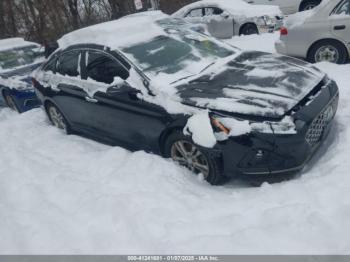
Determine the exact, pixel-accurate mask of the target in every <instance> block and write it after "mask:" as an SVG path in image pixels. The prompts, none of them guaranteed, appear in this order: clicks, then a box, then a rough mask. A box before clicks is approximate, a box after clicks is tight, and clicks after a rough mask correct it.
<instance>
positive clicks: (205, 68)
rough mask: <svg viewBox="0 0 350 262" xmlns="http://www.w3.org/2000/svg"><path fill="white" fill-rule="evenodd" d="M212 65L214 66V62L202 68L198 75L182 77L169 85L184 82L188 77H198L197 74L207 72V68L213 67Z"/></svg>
mask: <svg viewBox="0 0 350 262" xmlns="http://www.w3.org/2000/svg"><path fill="white" fill-rule="evenodd" d="M214 64H216V62H212V63H210V64H209V65H207V66H206V67H204V68H203V69H202V70H201V71H200V72H199V73H198V74H193V75H189V76H185V77H182V78H180V79H178V80H175V81H174V82H171V83H170V84H171V85H172V84H175V83H177V82H180V81H181V80H185V79H187V78H190V77H192V76H196V75H199V74H201V73H203V72H204V71H205V70H207V69H208V68H209V67H211V66H213V65H214Z"/></svg>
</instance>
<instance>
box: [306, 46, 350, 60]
mask: <svg viewBox="0 0 350 262" xmlns="http://www.w3.org/2000/svg"><path fill="white" fill-rule="evenodd" d="M347 59H348V53H347V50H346V48H345V47H344V46H343V44H341V43H339V42H337V41H332V40H325V41H321V42H319V43H317V44H315V45H314V46H313V47H311V49H310V51H309V54H308V57H307V60H308V61H309V62H311V63H319V62H330V63H336V64H344V63H345V62H346V61H347Z"/></svg>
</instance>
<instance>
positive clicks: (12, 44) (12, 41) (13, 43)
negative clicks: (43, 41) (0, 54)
mask: <svg viewBox="0 0 350 262" xmlns="http://www.w3.org/2000/svg"><path fill="white" fill-rule="evenodd" d="M29 45H37V46H39V44H37V43H33V42H29V41H25V40H24V39H23V38H19V37H16V38H7V39H2V40H0V51H5V50H9V49H13V48H19V47H24V46H29Z"/></svg>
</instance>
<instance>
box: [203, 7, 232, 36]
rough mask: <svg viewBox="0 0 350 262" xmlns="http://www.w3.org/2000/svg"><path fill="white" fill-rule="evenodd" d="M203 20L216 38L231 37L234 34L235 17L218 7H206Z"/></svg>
mask: <svg viewBox="0 0 350 262" xmlns="http://www.w3.org/2000/svg"><path fill="white" fill-rule="evenodd" d="M203 10H204V16H203V20H204V21H205V22H206V24H207V25H208V31H209V33H210V34H211V35H212V36H214V37H216V38H231V37H232V36H233V34H234V21H233V17H232V16H231V15H230V14H229V13H227V12H224V10H222V9H220V8H218V7H211V6H208V7H205V8H204V9H203Z"/></svg>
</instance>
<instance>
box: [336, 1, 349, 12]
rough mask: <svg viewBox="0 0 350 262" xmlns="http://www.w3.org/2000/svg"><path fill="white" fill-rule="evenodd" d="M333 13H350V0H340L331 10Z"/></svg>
mask: <svg viewBox="0 0 350 262" xmlns="http://www.w3.org/2000/svg"><path fill="white" fill-rule="evenodd" d="M333 14H335V15H350V0H345V1H342V2H341V3H340V4H339V5H338V6H337V7H336V9H335V10H334V11H333Z"/></svg>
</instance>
